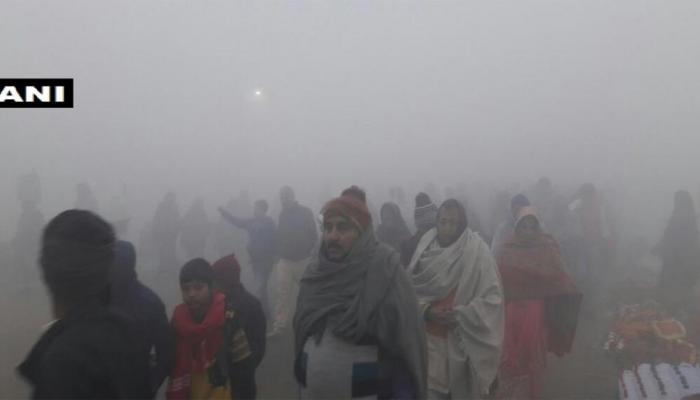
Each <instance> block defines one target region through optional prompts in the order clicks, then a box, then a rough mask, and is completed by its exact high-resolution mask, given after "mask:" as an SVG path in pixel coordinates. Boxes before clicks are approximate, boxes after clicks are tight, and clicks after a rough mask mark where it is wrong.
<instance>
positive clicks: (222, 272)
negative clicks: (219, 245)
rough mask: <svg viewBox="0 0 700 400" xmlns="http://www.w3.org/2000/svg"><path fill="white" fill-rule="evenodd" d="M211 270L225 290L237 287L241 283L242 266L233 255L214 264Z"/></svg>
mask: <svg viewBox="0 0 700 400" xmlns="http://www.w3.org/2000/svg"><path fill="white" fill-rule="evenodd" d="M211 269H212V270H213V272H214V279H215V280H216V281H218V282H219V283H220V284H221V286H223V287H225V288H230V287H232V286H237V285H238V284H240V283H241V266H240V265H239V264H238V260H237V259H236V256H235V255H233V254H231V255H229V256H226V257H224V258H222V259H220V260H218V261H217V262H215V263H214V264H212V266H211Z"/></svg>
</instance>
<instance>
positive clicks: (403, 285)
mask: <svg viewBox="0 0 700 400" xmlns="http://www.w3.org/2000/svg"><path fill="white" fill-rule="evenodd" d="M365 201H366V200H365V194H364V192H363V191H362V190H360V189H358V188H356V187H352V188H349V189H346V190H345V191H343V194H342V195H341V196H340V197H338V198H335V199H333V200H331V201H329V202H328V203H327V204H326V206H325V207H324V208H323V233H322V244H321V249H320V251H319V253H318V260H317V261H314V262H313V263H312V264H311V265H309V267H308V268H307V270H306V273H305V274H304V277H303V279H302V280H301V289H300V292H299V299H298V303H297V311H296V315H295V317H294V334H295V346H294V349H295V356H296V359H295V364H294V372H295V376H296V379H297V382H298V383H299V385H300V386H301V398H303V399H349V398H380V399H383V398H386V399H423V398H425V387H426V385H425V377H426V375H425V374H426V363H427V360H426V358H425V356H426V349H425V337H424V336H423V326H422V323H421V320H420V316H419V315H418V308H417V307H416V303H417V299H416V296H415V293H414V291H413V288H412V287H411V283H410V281H409V279H408V277H407V276H406V273H405V272H404V270H403V268H401V265H400V262H399V257H398V254H396V252H394V251H392V250H391V249H390V248H389V247H388V246H386V245H383V244H379V243H377V241H376V240H375V239H374V234H373V232H372V222H371V221H372V220H371V216H370V213H369V210H368V209H367V205H366V203H365Z"/></svg>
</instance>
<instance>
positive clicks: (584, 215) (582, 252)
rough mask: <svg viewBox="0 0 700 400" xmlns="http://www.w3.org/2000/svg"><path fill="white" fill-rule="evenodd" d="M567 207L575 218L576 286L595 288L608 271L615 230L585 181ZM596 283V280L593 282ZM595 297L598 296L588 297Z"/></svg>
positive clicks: (592, 186)
mask: <svg viewBox="0 0 700 400" xmlns="http://www.w3.org/2000/svg"><path fill="white" fill-rule="evenodd" d="M569 210H570V211H571V212H572V213H573V216H574V219H575V230H576V236H577V242H578V244H577V245H576V247H577V249H576V251H575V252H576V254H577V256H578V260H577V262H576V264H575V265H573V266H572V267H573V268H572V272H573V273H574V275H575V278H576V282H577V283H578V284H579V287H581V289H583V290H584V292H586V291H587V290H588V291H590V290H593V291H596V290H599V289H600V283H602V282H605V281H604V280H603V279H600V278H601V277H602V275H603V274H607V273H609V271H608V269H609V267H610V266H611V261H612V256H613V252H614V248H615V231H614V226H613V223H612V219H611V217H610V212H609V210H608V207H607V205H606V203H605V201H604V200H603V198H602V197H601V196H600V194H599V193H598V191H597V189H596V187H595V186H594V185H593V184H592V183H585V184H583V185H582V186H581V188H580V189H579V191H578V193H577V195H576V197H575V199H574V201H573V202H572V203H571V204H569ZM594 282H596V283H594ZM589 297H590V298H591V299H593V300H595V299H596V298H597V297H598V296H596V295H594V294H591V296H589Z"/></svg>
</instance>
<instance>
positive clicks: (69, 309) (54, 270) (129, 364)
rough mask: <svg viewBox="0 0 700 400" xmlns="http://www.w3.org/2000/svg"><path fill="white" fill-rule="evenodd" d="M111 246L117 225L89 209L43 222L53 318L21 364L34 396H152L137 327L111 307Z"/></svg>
mask: <svg viewBox="0 0 700 400" xmlns="http://www.w3.org/2000/svg"><path fill="white" fill-rule="evenodd" d="M114 246H115V237H114V231H113V230H112V227H111V226H109V224H107V222H105V221H104V220H102V219H101V218H100V217H98V216H97V215H95V214H93V213H91V212H89V211H85V210H68V211H64V212H62V213H61V214H59V215H58V216H56V217H55V218H54V219H52V220H51V221H50V222H49V224H48V225H47V226H46V228H45V229H44V233H43V237H42V248H41V258H40V262H39V263H40V265H41V272H42V275H43V278H44V282H45V283H46V285H47V287H48V289H49V294H50V297H51V303H52V305H53V314H54V317H55V318H56V320H55V321H54V322H53V323H52V324H51V325H50V327H49V328H48V330H46V331H45V332H44V334H43V335H42V336H41V338H40V339H39V341H38V342H37V343H36V344H35V345H34V347H33V348H32V350H31V352H30V353H29V355H28V356H27V358H26V360H25V361H24V362H23V363H22V364H21V365H20V367H19V372H20V374H21V375H22V376H23V377H24V378H25V379H26V380H27V381H28V382H29V383H30V385H31V386H32V388H33V393H32V397H33V398H35V399H117V398H121V399H127V398H132V399H141V398H151V397H152V390H151V386H150V382H149V380H148V378H149V371H148V357H147V354H146V353H145V352H144V351H143V347H142V346H141V344H140V343H141V338H140V337H139V332H138V330H135V327H134V325H133V322H132V321H131V320H128V319H126V318H125V316H123V315H122V314H121V313H117V312H114V311H111V310H110V309H109V308H108V303H109V292H110V289H109V274H110V269H111V267H112V265H113V263H114V255H115V247H114Z"/></svg>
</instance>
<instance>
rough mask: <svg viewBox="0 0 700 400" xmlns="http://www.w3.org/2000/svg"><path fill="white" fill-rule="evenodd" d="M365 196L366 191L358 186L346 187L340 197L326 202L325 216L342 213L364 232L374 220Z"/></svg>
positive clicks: (341, 214)
mask: <svg viewBox="0 0 700 400" xmlns="http://www.w3.org/2000/svg"><path fill="white" fill-rule="evenodd" d="M364 198H365V193H364V192H363V191H362V189H360V188H358V187H356V186H352V187H350V188H348V189H345V190H344V191H343V194H342V195H341V196H340V197H336V198H335V199H333V200H331V201H329V202H328V203H326V205H325V206H324V207H323V217H324V218H328V217H329V216H330V215H340V216H342V217H345V218H347V219H349V220H350V221H351V222H352V223H353V224H355V226H357V228H358V229H359V230H360V231H361V232H364V231H365V230H367V228H368V227H369V224H370V222H372V216H371V215H370V213H369V210H368V209H367V204H366V203H365V202H364Z"/></svg>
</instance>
